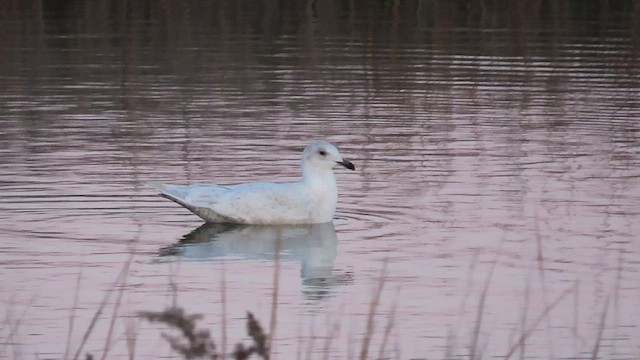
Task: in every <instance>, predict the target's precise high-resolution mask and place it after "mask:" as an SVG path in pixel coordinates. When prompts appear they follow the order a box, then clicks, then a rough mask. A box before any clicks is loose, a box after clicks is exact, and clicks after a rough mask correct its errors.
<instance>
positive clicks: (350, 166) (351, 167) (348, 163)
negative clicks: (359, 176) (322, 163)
mask: <svg viewBox="0 0 640 360" xmlns="http://www.w3.org/2000/svg"><path fill="white" fill-rule="evenodd" d="M336 162H337V163H338V164H340V165H342V166H344V167H346V168H347V169H349V170H355V169H356V166H355V165H353V163H352V162H351V161H349V160H345V159H342V161H336Z"/></svg>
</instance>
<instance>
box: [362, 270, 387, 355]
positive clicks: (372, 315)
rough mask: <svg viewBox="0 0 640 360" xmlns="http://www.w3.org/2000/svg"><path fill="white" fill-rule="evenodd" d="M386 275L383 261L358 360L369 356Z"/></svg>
mask: <svg viewBox="0 0 640 360" xmlns="http://www.w3.org/2000/svg"><path fill="white" fill-rule="evenodd" d="M386 273H387V260H386V259H385V261H384V264H383V266H382V271H381V272H380V278H379V279H378V286H377V287H376V290H375V293H374V296H373V300H371V305H370V306H369V314H368V315H367V328H366V333H365V336H364V339H363V340H362V350H361V351H360V360H365V359H366V358H367V357H368V356H369V345H370V344H371V337H372V336H373V328H374V326H375V315H376V310H377V308H378V305H379V304H380V296H381V295H382V290H383V289H384V284H385V282H386Z"/></svg>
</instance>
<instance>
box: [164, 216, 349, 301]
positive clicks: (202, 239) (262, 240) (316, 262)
mask: <svg viewBox="0 0 640 360" xmlns="http://www.w3.org/2000/svg"><path fill="white" fill-rule="evenodd" d="M337 240H338V239H337V236H336V231H335V227H334V225H333V223H331V222H330V223H324V224H310V225H292V226H285V225H241V224H214V223H211V224H209V223H207V224H204V225H202V226H200V227H199V228H197V229H195V230H193V231H191V232H190V233H188V234H187V235H185V236H183V238H182V239H181V240H180V241H179V242H178V243H177V244H174V245H171V246H167V247H164V248H161V249H160V256H165V257H166V256H174V257H179V258H184V259H189V260H202V261H205V260H206V261H210V260H215V259H221V258H225V259H226V261H234V259H239V260H247V259H260V260H264V259H267V260H273V259H275V258H276V254H279V256H278V258H279V260H280V261H292V260H293V261H300V262H301V265H302V266H301V274H300V275H301V278H302V283H303V285H304V290H303V292H304V295H305V296H306V297H307V298H309V299H322V298H325V297H327V296H330V295H331V294H332V293H333V292H332V289H333V288H335V287H336V286H338V285H340V284H346V283H349V282H351V278H352V276H351V275H350V274H349V273H346V274H337V275H336V274H334V269H333V267H334V264H335V259H336V255H337V250H338V241H337Z"/></svg>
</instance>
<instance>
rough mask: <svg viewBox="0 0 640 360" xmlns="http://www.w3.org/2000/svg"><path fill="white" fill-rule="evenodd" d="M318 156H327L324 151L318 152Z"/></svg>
mask: <svg viewBox="0 0 640 360" xmlns="http://www.w3.org/2000/svg"><path fill="white" fill-rule="evenodd" d="M318 154H320V156H325V155H327V152H326V151H324V150H320V151H318Z"/></svg>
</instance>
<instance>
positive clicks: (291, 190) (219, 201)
mask: <svg viewBox="0 0 640 360" xmlns="http://www.w3.org/2000/svg"><path fill="white" fill-rule="evenodd" d="M338 165H341V166H344V167H345V168H347V169H350V170H355V166H354V165H353V163H351V162H350V161H348V160H345V159H344V158H343V157H342V155H341V154H340V152H339V151H338V149H337V148H336V147H335V146H334V145H333V144H331V143H330V142H328V141H325V140H320V141H316V142H313V143H311V144H310V145H308V146H307V147H306V148H305V149H304V151H303V152H302V162H301V167H302V178H301V179H300V181H298V182H291V183H266V182H259V183H244V184H237V185H228V186H222V185H216V184H192V185H170V184H161V183H147V184H146V185H147V186H150V187H152V188H155V189H156V190H159V191H160V194H161V195H162V196H164V197H166V198H168V199H170V200H173V201H175V202H176V203H178V204H180V205H182V206H184V207H185V208H187V209H188V210H190V211H191V212H192V213H194V214H196V215H198V216H199V217H200V218H202V219H203V220H204V221H206V222H210V223H235V224H252V225H299V224H320V223H326V222H330V221H332V220H333V215H334V214H335V211H336V205H337V203H338V187H337V185H336V177H335V175H334V174H333V168H334V167H336V166H338Z"/></svg>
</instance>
